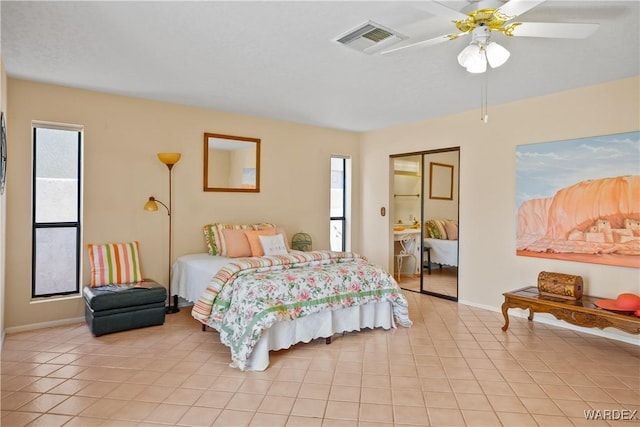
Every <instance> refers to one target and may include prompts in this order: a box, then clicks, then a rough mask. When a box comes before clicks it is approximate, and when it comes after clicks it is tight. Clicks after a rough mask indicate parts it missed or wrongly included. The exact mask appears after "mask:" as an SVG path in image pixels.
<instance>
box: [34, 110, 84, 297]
mask: <svg viewBox="0 0 640 427" xmlns="http://www.w3.org/2000/svg"><path fill="white" fill-rule="evenodd" d="M81 148H82V128H81V127H77V126H68V125H66V126H63V125H53V124H43V123H34V127H33V181H32V185H33V191H32V195H33V200H32V208H33V216H32V221H33V234H32V260H33V265H32V285H31V296H32V297H34V298H35V297H48V296H54V295H65V294H72V293H78V292H79V289H80V287H79V283H80V259H81V258H80V212H81V201H82V199H81V192H80V184H81V159H82V152H81Z"/></svg>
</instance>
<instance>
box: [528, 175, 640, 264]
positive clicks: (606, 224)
mask: <svg viewBox="0 0 640 427" xmlns="http://www.w3.org/2000/svg"><path fill="white" fill-rule="evenodd" d="M639 221H640V176H638V175H634V176H619V177H614V178H603V179H595V180H589V181H582V182H579V183H577V184H575V185H572V186H570V187H566V188H563V189H561V190H559V191H558V192H557V193H556V194H555V195H554V196H553V197H550V198H546V199H533V200H528V201H526V202H524V203H523V204H522V205H521V206H520V209H519V210H518V241H517V247H518V249H520V250H530V251H534V252H558V253H559V252H575V253H618V254H625V255H638V254H640V227H638V222H639Z"/></svg>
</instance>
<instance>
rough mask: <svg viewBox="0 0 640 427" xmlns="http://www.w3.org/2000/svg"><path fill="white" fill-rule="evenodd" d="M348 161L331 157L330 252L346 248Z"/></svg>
mask: <svg viewBox="0 0 640 427" xmlns="http://www.w3.org/2000/svg"><path fill="white" fill-rule="evenodd" d="M348 163H349V160H348V159H347V158H345V157H340V156H332V157H331V205H330V206H331V212H330V220H331V223H330V228H331V235H330V237H329V242H330V244H331V250H332V251H345V250H346V248H347V239H346V237H347V183H348V180H347V168H348Z"/></svg>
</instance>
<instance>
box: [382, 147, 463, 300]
mask: <svg viewBox="0 0 640 427" xmlns="http://www.w3.org/2000/svg"><path fill="white" fill-rule="evenodd" d="M390 157H391V158H390V161H391V166H392V168H393V175H392V176H393V178H392V180H393V182H392V188H393V200H392V201H391V203H390V206H392V209H391V215H390V218H389V221H390V222H391V223H392V226H393V242H392V251H393V261H394V266H393V272H394V277H395V278H396V280H397V281H398V284H399V285H400V287H401V288H402V289H404V290H407V291H412V292H420V293H424V294H429V295H433V296H437V297H441V298H445V299H449V300H453V301H457V300H458V252H459V240H458V234H459V233H458V227H459V221H458V219H459V202H458V195H459V185H458V183H459V176H460V172H459V171H460V147H452V148H445V149H439V150H430V151H422V152H416V153H404V154H395V155H392V156H390Z"/></svg>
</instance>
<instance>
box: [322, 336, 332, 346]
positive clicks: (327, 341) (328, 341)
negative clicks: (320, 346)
mask: <svg viewBox="0 0 640 427" xmlns="http://www.w3.org/2000/svg"><path fill="white" fill-rule="evenodd" d="M332 338H333V337H327V338H326V339H325V340H324V342H325V343H326V344H327V345H329V344H331V339H332Z"/></svg>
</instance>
